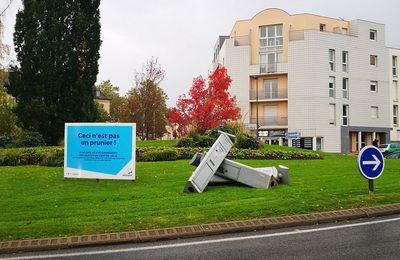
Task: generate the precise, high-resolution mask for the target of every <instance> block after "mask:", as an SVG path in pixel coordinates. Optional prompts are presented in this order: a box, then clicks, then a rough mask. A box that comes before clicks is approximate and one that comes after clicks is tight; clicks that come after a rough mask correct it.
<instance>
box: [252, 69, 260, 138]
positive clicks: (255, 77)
mask: <svg viewBox="0 0 400 260" xmlns="http://www.w3.org/2000/svg"><path fill="white" fill-rule="evenodd" d="M252 78H253V79H255V81H256V137H257V139H258V127H259V125H258V79H257V76H252Z"/></svg>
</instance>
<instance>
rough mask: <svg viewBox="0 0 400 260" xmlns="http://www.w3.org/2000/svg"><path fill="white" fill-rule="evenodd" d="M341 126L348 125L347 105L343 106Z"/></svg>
mask: <svg viewBox="0 0 400 260" xmlns="http://www.w3.org/2000/svg"><path fill="white" fill-rule="evenodd" d="M343 125H345V126H346V125H349V105H343Z"/></svg>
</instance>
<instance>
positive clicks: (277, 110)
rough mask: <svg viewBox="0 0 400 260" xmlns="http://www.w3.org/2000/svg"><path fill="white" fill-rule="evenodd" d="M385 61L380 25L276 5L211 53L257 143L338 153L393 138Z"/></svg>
mask: <svg viewBox="0 0 400 260" xmlns="http://www.w3.org/2000/svg"><path fill="white" fill-rule="evenodd" d="M390 62H391V58H390V57H389V49H388V48H387V47H386V46H385V26H384V25H383V24H379V23H374V22H369V21H363V20H353V21H344V20H340V19H335V18H329V17H324V16H319V15H314V14H294V15H291V14H289V13H287V12H285V11H283V10H280V9H276V8H272V9H266V10H263V11H261V12H259V13H258V14H256V15H255V16H254V17H253V18H251V19H248V20H240V21H237V22H236V23H235V24H234V26H233V28H232V30H231V32H230V34H229V35H228V36H220V37H219V38H218V40H217V43H216V45H215V48H214V58H213V66H214V67H216V66H218V65H222V66H225V67H226V68H227V71H228V74H229V75H230V76H231V78H232V84H231V89H230V91H231V94H232V95H234V96H236V98H237V100H238V105H239V107H240V109H241V115H242V121H243V123H244V124H245V126H246V127H248V128H249V129H250V130H251V131H253V132H254V133H256V134H257V135H258V136H259V137H260V139H261V140H263V141H265V142H266V143H270V144H280V145H288V146H296V147H302V148H306V149H313V150H322V151H329V152H341V153H349V152H357V151H359V150H360V149H361V148H362V147H363V146H365V145H370V144H372V141H373V140H375V139H376V140H378V141H379V143H387V142H389V141H390V139H391V138H392V137H393V136H394V135H395V134H394V130H393V129H392V124H390V121H391V120H393V115H390V114H391V112H390V111H392V113H394V112H393V111H394V110H393V106H394V105H393V104H392V105H391V104H390V102H389V100H390V97H391V96H393V94H392V92H391V91H389V85H390V84H391V83H392V81H393V80H392V79H389V72H390V71H389V70H388V69H387V68H388V67H390ZM395 115H396V114H394V116H395ZM288 133H289V136H290V134H293V133H295V134H298V135H299V136H300V139H290V138H288Z"/></svg>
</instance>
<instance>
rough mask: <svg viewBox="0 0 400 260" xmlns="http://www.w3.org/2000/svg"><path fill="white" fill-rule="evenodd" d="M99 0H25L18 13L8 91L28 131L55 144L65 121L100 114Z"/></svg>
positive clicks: (85, 118) (91, 118)
mask: <svg viewBox="0 0 400 260" xmlns="http://www.w3.org/2000/svg"><path fill="white" fill-rule="evenodd" d="M99 5H100V0H85V1H82V0H58V1H38V0H24V1H23V6H24V8H23V9H22V10H20V11H19V12H18V14H17V18H16V25H15V33H14V45H15V51H16V53H17V59H18V61H19V67H13V68H12V69H11V75H10V86H9V92H10V93H11V94H12V95H13V96H14V97H15V98H16V101H17V106H16V109H15V111H16V113H17V116H18V118H19V121H20V122H21V123H22V126H23V128H24V129H26V130H29V131H38V132H40V133H41V134H42V135H43V137H44V138H45V140H46V143H48V144H50V145H52V144H57V142H58V141H59V140H60V139H61V138H62V136H63V132H64V123H65V122H91V121H95V120H96V117H98V112H97V111H98V110H97V109H96V107H95V105H94V101H93V96H94V95H93V94H94V84H95V82H96V76H97V73H98V59H99V48H100V44H101V41H100V22H99V19H100V12H99Z"/></svg>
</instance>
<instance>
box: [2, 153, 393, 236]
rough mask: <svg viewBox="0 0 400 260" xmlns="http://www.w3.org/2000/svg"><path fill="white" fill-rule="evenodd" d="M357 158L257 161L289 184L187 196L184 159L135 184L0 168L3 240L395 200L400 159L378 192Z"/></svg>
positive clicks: (147, 172)
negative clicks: (278, 170) (282, 169)
mask: <svg viewBox="0 0 400 260" xmlns="http://www.w3.org/2000/svg"><path fill="white" fill-rule="evenodd" d="M356 159H357V158H356V157H354V156H344V155H329V156H327V157H326V159H325V160H307V161H254V160H243V161H241V162H242V163H245V164H247V165H250V166H254V167H263V166H264V167H265V166H276V165H278V164H283V165H287V166H289V167H290V170H291V181H292V183H291V184H290V185H289V186H285V185H280V186H278V187H276V188H274V189H271V190H261V189H253V188H248V187H245V186H240V185H224V186H208V187H207V188H206V190H205V192H204V193H202V194H185V193H183V192H182V190H183V187H184V185H185V183H186V181H187V179H188V178H189V177H190V175H191V173H192V171H193V170H194V167H192V166H190V165H188V162H187V161H186V160H185V161H174V162H149V163H144V162H143V163H137V167H136V175H137V180H136V181H135V182H131V181H111V180H100V182H99V183H97V182H96V181H95V180H88V179H68V180H64V179H63V169H62V168H47V167H38V166H29V167H22V166H21V167H0V209H1V210H0V240H13V239H27V238H41V237H53V236H65V235H79V234H88V233H102V232H116V231H128V230H141V229H151V228H161V227H170V226H178V225H187V224H200V223H211V222H218V221H225V220H239V219H249V218H260V217H270V216H280V215H289V214H297V213H308V212H317V211H325V210H334V209H342V208H352V207H363V206H371V205H378V204H386V203H396V202H400V160H386V166H385V172H384V174H383V175H382V176H381V177H380V178H379V179H378V180H376V181H375V195H374V196H369V195H368V183H367V181H366V180H365V179H364V178H362V177H361V175H360V174H359V173H358V169H357V163H356Z"/></svg>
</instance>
